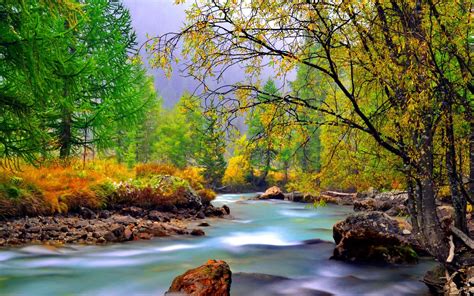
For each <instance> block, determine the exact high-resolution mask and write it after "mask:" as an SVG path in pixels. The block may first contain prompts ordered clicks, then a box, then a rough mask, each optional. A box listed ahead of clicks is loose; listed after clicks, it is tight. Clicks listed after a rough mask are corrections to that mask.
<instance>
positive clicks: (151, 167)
mask: <svg viewBox="0 0 474 296" xmlns="http://www.w3.org/2000/svg"><path fill="white" fill-rule="evenodd" d="M176 171H177V168H176V167H174V166H172V165H168V164H155V163H145V164H139V165H137V166H136V167H135V174H136V176H137V178H140V177H147V176H150V175H170V176H172V175H174V174H175V172H176Z"/></svg>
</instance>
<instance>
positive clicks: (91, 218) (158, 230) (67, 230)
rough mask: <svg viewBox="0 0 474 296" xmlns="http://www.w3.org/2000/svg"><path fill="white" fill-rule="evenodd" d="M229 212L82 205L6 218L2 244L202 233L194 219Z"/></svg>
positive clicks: (207, 208)
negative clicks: (46, 214) (95, 208)
mask: <svg viewBox="0 0 474 296" xmlns="http://www.w3.org/2000/svg"><path fill="white" fill-rule="evenodd" d="M229 213H230V211H229V208H228V207H227V206H224V207H220V208H216V207H213V206H212V205H208V206H205V207H202V208H198V209H181V210H178V209H176V210H175V211H172V212H164V211H157V210H146V209H142V208H139V207H133V206H132V207H125V208H122V209H120V210H101V211H96V212H95V211H92V210H90V209H87V208H81V211H80V212H79V213H74V214H68V215H55V216H49V217H43V216H39V217H31V218H30V217H24V218H17V219H9V220H6V221H3V222H2V223H1V224H0V247H6V246H21V245H29V244H47V245H64V244H88V245H93V244H106V243H115V242H125V241H132V240H135V241H136V240H148V239H151V238H153V237H165V236H171V235H193V236H201V235H205V232H204V231H203V230H202V229H201V228H199V227H192V228H191V227H190V224H191V223H192V222H195V221H199V220H202V219H204V218H206V217H222V216H224V215H228V214H229ZM194 224H196V223H194ZM204 225H205V224H204Z"/></svg>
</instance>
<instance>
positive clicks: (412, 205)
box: [407, 177, 420, 235]
mask: <svg viewBox="0 0 474 296" xmlns="http://www.w3.org/2000/svg"><path fill="white" fill-rule="evenodd" d="M407 183H408V205H407V208H408V213H409V215H410V221H411V225H412V227H413V233H415V234H416V235H418V234H419V233H420V224H418V220H417V215H416V208H417V205H416V200H415V196H416V194H415V185H414V182H413V180H412V178H410V177H409V178H408V181H407Z"/></svg>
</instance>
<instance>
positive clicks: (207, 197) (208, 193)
mask: <svg viewBox="0 0 474 296" xmlns="http://www.w3.org/2000/svg"><path fill="white" fill-rule="evenodd" d="M197 194H198V195H199V196H200V197H201V201H202V204H204V205H210V204H211V201H213V200H214V199H215V198H216V196H217V194H216V193H215V192H214V191H212V190H211V189H206V188H203V189H201V190H199V191H198V192H197Z"/></svg>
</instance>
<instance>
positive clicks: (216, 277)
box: [166, 260, 232, 296]
mask: <svg viewBox="0 0 474 296" xmlns="http://www.w3.org/2000/svg"><path fill="white" fill-rule="evenodd" d="M231 276H232V272H231V271H230V268H229V265H228V264H227V263H226V262H224V261H222V260H209V261H207V263H206V264H204V265H201V266H199V267H197V268H194V269H190V270H188V271H186V272H185V273H184V274H182V275H180V276H178V277H176V278H175V279H174V280H173V283H172V284H171V287H170V288H169V290H168V292H167V293H166V295H173V294H174V293H179V294H181V295H182V294H184V295H190V296H229V295H230V285H231V282H232V279H231ZM179 294H178V295H179Z"/></svg>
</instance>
